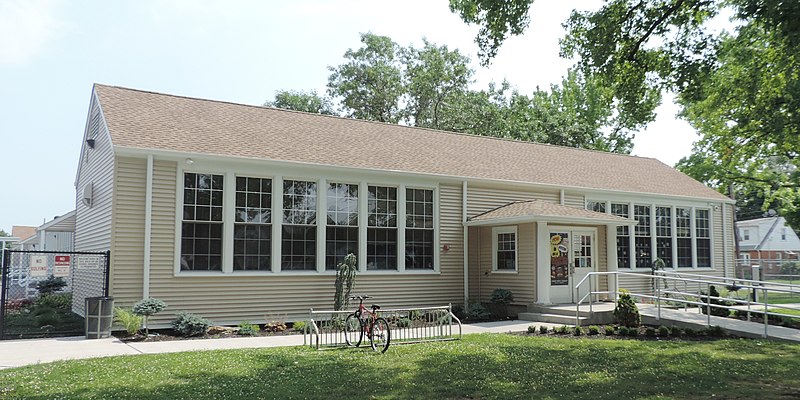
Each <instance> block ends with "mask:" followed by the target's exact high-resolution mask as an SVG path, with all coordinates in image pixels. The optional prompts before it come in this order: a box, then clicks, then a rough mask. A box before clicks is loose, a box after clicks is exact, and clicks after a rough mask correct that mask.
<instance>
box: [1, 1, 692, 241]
mask: <svg viewBox="0 0 800 400" xmlns="http://www.w3.org/2000/svg"><path fill="white" fill-rule="evenodd" d="M599 4H600V2H599V1H597V0H582V1H580V2H569V1H553V0H546V1H544V0H539V1H536V2H535V4H534V5H533V7H532V9H531V24H530V28H529V29H528V30H527V32H526V34H525V35H524V36H520V37H514V38H511V39H509V40H508V41H507V42H506V43H505V44H504V45H503V47H502V48H501V49H500V51H499V53H498V55H497V57H496V59H495V60H494V61H493V62H492V64H491V65H490V66H489V67H488V68H483V67H480V66H479V64H478V60H477V50H478V49H477V45H475V43H474V38H475V34H476V33H477V31H478V27H476V26H468V25H466V24H464V23H463V22H462V21H461V20H460V19H459V17H458V16H457V15H456V14H453V13H451V12H450V10H449V8H448V2H447V1H446V0H436V1H433V0H406V1H404V2H397V1H384V0H335V1H334V0H308V1H306V0H297V1H273V0H269V1H258V0H252V1H248V0H228V1H203V0H138V1H129V2H123V1H101V0H77V1H67V0H0V168H1V170H2V172H3V181H4V182H3V183H4V184H3V185H2V188H3V190H2V191H0V229H2V230H5V231H6V232H10V231H11V226H12V225H32V226H38V225H40V224H42V223H43V222H44V221H45V220H47V221H49V220H51V219H52V218H54V217H55V216H58V215H62V214H64V213H67V212H69V211H70V210H72V209H74V208H75V187H74V181H75V173H76V170H77V165H78V156H79V152H80V147H81V140H82V138H83V133H84V128H85V124H86V114H87V112H88V107H89V100H90V95H91V89H92V84H93V83H103V84H108V85H116V86H124V87H129V88H135V89H142V90H150V91H156V92H162V93H169V94H176V95H182V96H192V97H200V98H207V99H214V100H223V101H230V102H236V103H243V104H253V105H260V104H263V103H264V102H265V101H267V100H271V99H272V98H273V96H274V94H275V92H276V91H277V90H288V89H292V90H306V91H308V90H316V91H317V92H319V93H324V92H325V89H326V87H325V85H326V83H327V78H328V75H329V71H328V69H327V67H328V66H335V65H339V64H341V63H342V62H343V61H344V59H343V54H344V52H345V51H346V50H347V49H349V48H354V49H355V48H358V47H360V42H359V33H362V32H372V33H375V34H379V35H386V36H389V37H391V38H392V39H393V40H394V41H395V42H397V43H398V44H400V45H402V46H408V45H415V46H417V47H420V46H421V44H422V38H423V37H425V38H427V39H428V40H429V41H432V42H434V43H436V44H438V45H447V46H448V47H449V48H451V49H453V48H457V49H459V50H460V51H461V52H462V53H463V54H466V55H468V56H470V57H471V58H472V60H473V65H472V67H473V68H474V69H475V70H476V82H475V87H476V88H485V87H486V86H487V85H488V83H489V82H492V81H494V82H501V81H502V80H503V79H507V80H508V81H509V82H510V83H511V84H512V86H513V87H515V88H516V89H517V90H518V91H519V92H520V93H523V94H525V93H528V94H529V93H531V92H533V90H535V89H536V87H537V86H538V87H542V88H547V87H549V85H551V84H555V83H558V82H560V81H561V77H562V76H563V75H565V74H566V70H567V68H568V67H570V66H571V65H572V62H571V61H569V60H564V59H561V58H559V57H558V49H559V47H558V40H559V38H561V37H562V36H563V35H564V30H563V28H562V26H561V23H562V22H563V21H565V20H566V19H567V17H568V16H569V13H570V12H571V10H572V8H573V7H575V6H576V5H578V6H580V7H586V8H587V9H592V8H596V7H598V6H599ZM677 111H678V108H677V107H676V106H675V105H674V104H672V97H670V96H667V97H665V99H664V104H663V105H662V106H661V107H659V108H658V109H657V113H658V118H657V120H656V121H655V122H654V123H652V124H650V125H649V126H648V128H647V129H646V130H645V131H643V132H639V133H638V134H637V135H636V137H635V138H634V148H633V154H634V155H638V156H643V157H653V158H657V159H659V160H661V161H662V162H664V163H665V164H668V165H674V164H675V163H676V162H677V161H678V160H680V159H681V158H682V157H685V156H688V155H689V154H690V153H691V147H692V142H693V141H695V140H697V138H698V136H697V134H696V132H695V131H694V129H693V128H692V127H691V126H689V124H688V123H686V122H685V121H681V120H679V119H677V118H676V116H675V115H676V113H677Z"/></svg>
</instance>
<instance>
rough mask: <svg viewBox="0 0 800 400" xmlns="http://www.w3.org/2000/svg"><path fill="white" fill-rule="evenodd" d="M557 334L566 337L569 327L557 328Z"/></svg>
mask: <svg viewBox="0 0 800 400" xmlns="http://www.w3.org/2000/svg"><path fill="white" fill-rule="evenodd" d="M556 333H560V334H562V335H566V334H567V333H569V327H568V326H566V325H561V326H560V327H558V328H557V330H556Z"/></svg>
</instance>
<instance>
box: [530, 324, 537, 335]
mask: <svg viewBox="0 0 800 400" xmlns="http://www.w3.org/2000/svg"><path fill="white" fill-rule="evenodd" d="M528 333H536V325H528Z"/></svg>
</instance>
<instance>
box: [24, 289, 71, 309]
mask: <svg viewBox="0 0 800 400" xmlns="http://www.w3.org/2000/svg"><path fill="white" fill-rule="evenodd" d="M33 304H34V305H36V306H37V307H50V308H54V309H56V310H61V311H71V310H72V293H45V294H42V295H41V296H39V297H38V298H37V299H36V301H35V302H34V303H33Z"/></svg>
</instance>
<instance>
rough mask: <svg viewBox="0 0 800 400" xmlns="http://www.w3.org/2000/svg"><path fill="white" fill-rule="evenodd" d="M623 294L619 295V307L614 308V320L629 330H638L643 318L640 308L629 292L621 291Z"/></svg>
mask: <svg viewBox="0 0 800 400" xmlns="http://www.w3.org/2000/svg"><path fill="white" fill-rule="evenodd" d="M621 292H622V294H620V295H619V300H617V306H616V307H614V318H615V319H616V320H617V323H618V324H620V325H622V326H627V327H629V328H636V327H638V326H639V324H641V323H642V317H641V316H640V315H639V307H637V306H636V302H634V301H633V299H632V298H631V295H630V293H628V291H627V290H624V289H623V290H621Z"/></svg>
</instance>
